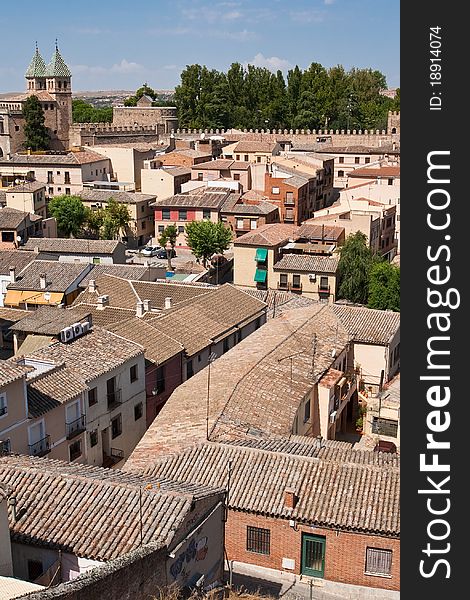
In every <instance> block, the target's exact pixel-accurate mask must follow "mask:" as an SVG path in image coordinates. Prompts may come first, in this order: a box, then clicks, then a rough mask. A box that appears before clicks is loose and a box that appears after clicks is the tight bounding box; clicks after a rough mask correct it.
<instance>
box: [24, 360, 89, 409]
mask: <svg viewBox="0 0 470 600" xmlns="http://www.w3.org/2000/svg"><path fill="white" fill-rule="evenodd" d="M87 389H88V387H87V386H86V385H84V384H83V383H82V382H81V381H80V380H79V379H77V377H76V376H75V375H74V373H73V371H72V370H71V369H69V368H67V367H66V366H65V365H63V364H62V365H59V366H57V367H55V368H54V369H52V370H50V371H46V373H43V374H40V375H39V376H38V377H36V378H35V379H33V380H30V381H28V385H27V393H28V413H29V415H30V417H32V418H37V417H40V416H41V415H43V414H44V413H46V412H48V411H49V410H52V409H54V408H55V407H56V406H59V405H61V404H63V403H65V402H67V401H69V400H72V399H74V398H77V397H79V396H80V394H82V393H83V392H85V391H86V390H87Z"/></svg>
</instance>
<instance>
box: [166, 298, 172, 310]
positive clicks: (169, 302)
mask: <svg viewBox="0 0 470 600" xmlns="http://www.w3.org/2000/svg"><path fill="white" fill-rule="evenodd" d="M171 306H172V302H171V298H170V297H168V298H165V308H171Z"/></svg>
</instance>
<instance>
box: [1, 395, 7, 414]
mask: <svg viewBox="0 0 470 600" xmlns="http://www.w3.org/2000/svg"><path fill="white" fill-rule="evenodd" d="M7 413H8V405H7V395H6V394H5V393H3V394H0V417H3V415H6V414H7Z"/></svg>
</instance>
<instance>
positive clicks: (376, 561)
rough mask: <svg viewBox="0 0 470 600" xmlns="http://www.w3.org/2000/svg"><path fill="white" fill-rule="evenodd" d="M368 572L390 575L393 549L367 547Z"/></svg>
mask: <svg viewBox="0 0 470 600" xmlns="http://www.w3.org/2000/svg"><path fill="white" fill-rule="evenodd" d="M366 573H368V574H370V575H382V576H385V577H389V576H390V575H391V573H392V551H391V550H382V548H367V550H366Z"/></svg>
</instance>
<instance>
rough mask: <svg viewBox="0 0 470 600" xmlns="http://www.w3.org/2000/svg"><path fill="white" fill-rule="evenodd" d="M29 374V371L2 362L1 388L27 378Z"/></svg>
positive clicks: (4, 361) (0, 362)
mask: <svg viewBox="0 0 470 600" xmlns="http://www.w3.org/2000/svg"><path fill="white" fill-rule="evenodd" d="M27 372H28V371H27V369H25V368H24V367H22V366H17V365H15V364H12V363H10V362H8V361H6V360H0V388H2V387H3V386H5V385H8V384H10V383H13V382H14V381H16V380H17V379H21V378H22V377H25V376H26V373H27Z"/></svg>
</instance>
